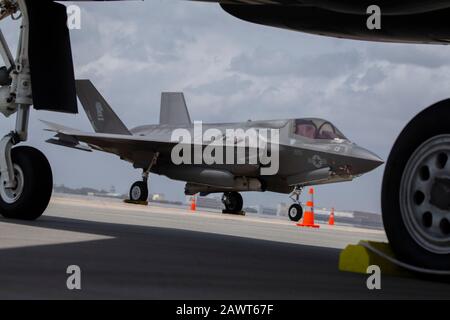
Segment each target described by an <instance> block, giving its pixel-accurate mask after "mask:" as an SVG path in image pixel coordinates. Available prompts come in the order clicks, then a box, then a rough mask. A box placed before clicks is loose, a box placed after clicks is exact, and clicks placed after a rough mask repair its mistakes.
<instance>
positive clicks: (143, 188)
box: [130, 181, 148, 201]
mask: <svg viewBox="0 0 450 320" xmlns="http://www.w3.org/2000/svg"><path fill="white" fill-rule="evenodd" d="M147 199H148V187H147V183H145V182H144V181H136V182H135V183H133V185H132V186H131V188H130V200H133V201H147Z"/></svg>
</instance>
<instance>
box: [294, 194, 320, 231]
mask: <svg viewBox="0 0 450 320" xmlns="http://www.w3.org/2000/svg"><path fill="white" fill-rule="evenodd" d="M309 195H310V198H311V200H310V201H307V202H306V211H305V213H304V214H303V222H302V223H297V226H299V227H310V228H320V226H319V225H318V224H314V189H313V188H309Z"/></svg>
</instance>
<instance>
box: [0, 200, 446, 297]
mask: <svg viewBox="0 0 450 320" xmlns="http://www.w3.org/2000/svg"><path fill="white" fill-rule="evenodd" d="M361 239H366V240H375V241H386V236H385V234H384V232H382V231H378V230H369V229H360V228H353V227H348V226H334V227H330V226H326V225H325V226H322V227H321V228H320V229H317V230H316V229H305V228H299V227H297V226H295V224H294V223H292V222H290V221H287V220H281V219H267V218H261V217H257V216H246V217H243V216H231V215H222V214H219V213H214V212H201V211H196V212H195V213H193V212H191V211H189V210H187V209H183V208H181V209H180V208H168V207H160V206H140V205H132V204H125V203H122V202H120V201H118V200H110V199H101V198H82V197H69V196H65V197H62V196H54V197H53V198H52V201H51V204H50V206H49V208H48V210H47V211H46V213H45V215H44V216H43V217H42V218H41V219H40V220H38V221H35V222H18V221H12V220H6V219H3V218H0V299H16V298H19V299H302V298H306V299H416V298H425V299H427V298H438V299H442V298H446V299H449V298H450V283H449V282H448V280H445V279H439V280H436V279H433V280H425V279H418V278H401V277H391V276H385V275H384V276H382V280H381V282H382V289H381V290H375V291H373V290H368V289H367V286H366V280H367V275H361V274H352V273H345V272H340V271H338V268H337V265H338V258H339V253H340V249H342V248H344V247H345V246H346V245H347V244H350V243H357V242H358V241H359V240H361ZM69 265H78V266H79V267H80V268H81V274H82V277H81V280H82V281H81V284H82V288H81V290H73V291H71V290H68V289H67V286H66V281H67V277H68V276H69V275H68V274H66V270H67V267H68V266H69Z"/></svg>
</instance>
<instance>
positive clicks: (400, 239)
mask: <svg viewBox="0 0 450 320" xmlns="http://www.w3.org/2000/svg"><path fill="white" fill-rule="evenodd" d="M449 121H450V99H448V100H444V101H441V102H438V103H436V104H434V105H432V106H431V107H429V108H427V109H425V110H423V111H422V112H421V113H419V114H418V115H417V116H416V117H415V118H414V119H413V120H411V122H410V123H409V124H408V125H407V126H406V127H405V129H404V130H403V131H402V132H401V134H400V136H399V137H398V138H397V141H396V142H395V145H394V147H393V148H392V151H391V154H390V156H389V159H388V161H387V163H386V169H385V172H384V178H383V187H382V199H381V200H382V211H383V222H384V227H385V229H386V234H387V236H388V239H389V242H390V244H391V246H392V249H393V250H394V252H395V254H396V256H397V257H398V258H399V259H400V260H402V261H404V262H407V263H409V264H412V265H415V266H418V267H422V268H429V269H439V270H450V122H449Z"/></svg>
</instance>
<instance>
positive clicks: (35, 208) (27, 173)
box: [0, 146, 53, 220]
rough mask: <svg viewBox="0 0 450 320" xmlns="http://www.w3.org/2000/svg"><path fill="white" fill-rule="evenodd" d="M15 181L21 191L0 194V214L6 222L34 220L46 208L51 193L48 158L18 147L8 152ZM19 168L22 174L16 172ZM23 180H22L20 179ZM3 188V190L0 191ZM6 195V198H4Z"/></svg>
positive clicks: (36, 151)
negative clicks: (7, 219)
mask: <svg viewBox="0 0 450 320" xmlns="http://www.w3.org/2000/svg"><path fill="white" fill-rule="evenodd" d="M11 159H12V162H13V165H14V166H15V175H16V180H17V179H21V183H22V187H21V188H20V189H21V191H20V189H17V188H16V189H14V190H12V191H10V190H7V191H4V190H6V189H2V191H1V192H0V214H1V215H2V216H4V217H5V218H10V219H18V220H36V219H37V218H39V217H40V216H41V215H42V213H43V212H44V211H45V209H46V208H47V206H48V203H49V201H50V197H51V195H52V190H53V176H52V170H51V168H50V164H49V163H48V160H47V158H46V157H45V156H44V154H43V153H42V152H40V151H39V150H37V149H35V148H32V147H27V146H20V147H15V148H13V149H12V150H11ZM18 168H19V169H20V170H21V171H22V172H21V173H20V172H19V171H18ZM20 177H22V178H20ZM0 188H2V187H0ZM5 192H8V195H9V197H8V196H7V195H5Z"/></svg>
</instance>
